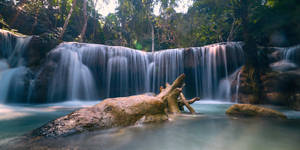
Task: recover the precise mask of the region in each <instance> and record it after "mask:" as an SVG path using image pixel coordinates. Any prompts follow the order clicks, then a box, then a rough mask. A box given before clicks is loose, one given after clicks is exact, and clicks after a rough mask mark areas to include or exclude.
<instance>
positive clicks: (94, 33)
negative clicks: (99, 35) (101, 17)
mask: <svg viewBox="0 0 300 150" xmlns="http://www.w3.org/2000/svg"><path fill="white" fill-rule="evenodd" d="M97 4H98V0H96V1H95V3H94V9H95V12H94V29H93V38H95V36H96V32H97V28H96V25H97V21H98V20H97V11H96V7H97Z"/></svg>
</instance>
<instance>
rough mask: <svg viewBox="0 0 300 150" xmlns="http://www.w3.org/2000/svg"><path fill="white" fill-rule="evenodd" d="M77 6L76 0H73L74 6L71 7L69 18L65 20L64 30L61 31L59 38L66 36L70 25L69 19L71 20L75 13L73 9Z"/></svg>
mask: <svg viewBox="0 0 300 150" xmlns="http://www.w3.org/2000/svg"><path fill="white" fill-rule="evenodd" d="M75 6H76V0H73V2H72V7H71V8H70V11H69V14H68V16H67V19H66V20H65V23H64V26H63V29H62V31H61V33H60V35H59V40H61V39H62V38H63V36H64V33H65V31H66V29H67V27H68V24H69V21H70V18H71V16H72V13H73V10H74V8H75Z"/></svg>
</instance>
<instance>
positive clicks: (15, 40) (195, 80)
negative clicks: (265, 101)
mask: <svg viewBox="0 0 300 150" xmlns="http://www.w3.org/2000/svg"><path fill="white" fill-rule="evenodd" d="M0 31H1V32H0V40H1V41H0V48H1V49H0V82H1V85H0V93H1V95H0V101H2V102H4V101H5V102H40V101H41V102H59V101H66V100H97V99H104V98H107V97H120V96H129V95H136V94H142V93H147V92H149V93H158V92H159V89H160V86H165V83H172V82H173V81H174V80H175V79H176V78H177V77H178V76H179V75H180V74H182V73H184V74H186V81H185V82H186V87H185V89H184V93H185V94H186V97H195V96H199V97H201V98H202V99H228V98H229V97H230V96H229V94H230V88H229V87H230V82H229V78H230V74H231V73H233V72H234V71H235V70H236V69H237V68H239V67H240V66H241V65H242V64H243V63H244V62H243V57H244V56H243V50H242V43H240V42H228V43H217V44H212V45H207V46H204V47H192V48H178V49H167V50H161V51H157V52H144V51H140V50H135V49H131V48H126V47H121V46H106V45H100V44H87V43H76V42H65V43H61V44H60V45H58V46H57V47H56V48H55V49H53V50H51V51H50V52H49V53H48V55H47V58H46V60H45V63H44V64H43V66H41V67H40V70H37V71H31V70H30V69H29V68H26V67H25V64H26V59H24V56H26V54H27V53H26V52H27V51H26V47H27V45H28V43H29V42H30V40H31V37H21V36H16V35H14V34H11V33H8V32H5V31H3V30H0ZM28 59H30V58H28ZM28 76H30V77H28Z"/></svg>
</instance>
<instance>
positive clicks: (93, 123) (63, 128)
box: [31, 74, 200, 137]
mask: <svg viewBox="0 0 300 150" xmlns="http://www.w3.org/2000/svg"><path fill="white" fill-rule="evenodd" d="M184 78H185V75H184V74H182V75H180V76H179V77H178V78H177V79H176V80H175V81H174V82H173V84H172V85H169V84H166V87H165V88H162V87H161V92H160V93H159V94H158V95H156V96H149V95H135V96H129V97H118V98H108V99H105V100H103V101H101V102H100V103H99V104H96V105H94V106H92V107H88V108H83V109H80V110H77V111H74V112H72V113H70V114H69V115H66V116H63V117H61V118H58V119H56V120H53V121H50V122H49V123H47V124H45V125H43V126H42V127H40V128H37V129H35V130H34V131H33V132H32V133H31V136H34V137H40V136H42V137H57V136H66V135H70V134H74V133H80V132H83V131H89V130H97V129H107V128H113V127H124V126H129V125H134V124H137V123H151V122H160V121H165V120H168V119H169V117H170V116H171V115H170V114H180V113H181V112H182V111H183V106H184V105H185V106H186V107H187V109H188V110H189V111H190V113H192V114H195V110H194V109H193V108H192V107H191V106H190V104H192V103H194V102H195V101H198V100H200V99H199V98H193V99H191V100H186V98H185V97H184V95H183V93H182V89H183V87H184Z"/></svg>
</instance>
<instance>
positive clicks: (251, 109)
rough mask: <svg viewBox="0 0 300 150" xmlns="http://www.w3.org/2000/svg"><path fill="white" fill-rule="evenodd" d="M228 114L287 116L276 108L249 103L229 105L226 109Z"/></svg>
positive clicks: (264, 116) (284, 117)
mask: <svg viewBox="0 0 300 150" xmlns="http://www.w3.org/2000/svg"><path fill="white" fill-rule="evenodd" d="M226 114H227V115H229V116H236V117H262V118H276V119H286V118H287V117H286V116H285V115H284V114H283V113H281V112H279V111H276V110H273V109H270V108H265V107H261V106H256V105H251V104H235V105H232V106H231V107H229V108H228V109H227V111H226Z"/></svg>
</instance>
